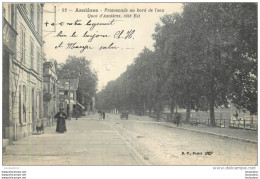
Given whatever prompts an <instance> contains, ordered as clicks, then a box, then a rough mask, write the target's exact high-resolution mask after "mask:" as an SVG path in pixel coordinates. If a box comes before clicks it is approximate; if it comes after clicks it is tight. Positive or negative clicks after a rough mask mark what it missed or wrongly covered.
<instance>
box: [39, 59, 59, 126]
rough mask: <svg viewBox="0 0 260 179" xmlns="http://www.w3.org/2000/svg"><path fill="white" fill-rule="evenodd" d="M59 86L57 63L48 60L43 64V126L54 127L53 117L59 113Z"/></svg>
mask: <svg viewBox="0 0 260 179" xmlns="http://www.w3.org/2000/svg"><path fill="white" fill-rule="evenodd" d="M59 106H60V100H59V84H58V76H57V62H56V60H50V61H47V62H45V63H43V118H44V123H45V126H53V125H54V118H53V117H54V116H55V114H56V113H57V112H59Z"/></svg>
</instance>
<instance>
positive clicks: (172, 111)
mask: <svg viewBox="0 0 260 179" xmlns="http://www.w3.org/2000/svg"><path fill="white" fill-rule="evenodd" d="M170 110H171V117H170V121H172V120H173V119H172V117H173V113H174V104H173V103H172V104H171V109H170Z"/></svg>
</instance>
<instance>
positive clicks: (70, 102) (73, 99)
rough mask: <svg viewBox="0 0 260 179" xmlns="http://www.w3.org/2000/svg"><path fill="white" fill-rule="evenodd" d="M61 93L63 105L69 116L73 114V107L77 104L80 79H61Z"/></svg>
mask: <svg viewBox="0 0 260 179" xmlns="http://www.w3.org/2000/svg"><path fill="white" fill-rule="evenodd" d="M59 81H60V88H59V95H60V101H61V107H63V108H64V109H65V112H66V113H67V115H68V116H70V117H71V116H72V114H73V109H74V108H75V107H76V105H77V103H78V102H77V90H78V84H79V80H78V79H60V80H59Z"/></svg>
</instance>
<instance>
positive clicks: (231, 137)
mask: <svg viewBox="0 0 260 179" xmlns="http://www.w3.org/2000/svg"><path fill="white" fill-rule="evenodd" d="M158 125H164V126H168V127H172V128H177V129H182V130H188V131H192V132H198V133H204V134H209V135H214V136H219V137H221V138H229V139H233V140H240V141H244V142H249V143H253V144H257V143H258V142H257V141H255V140H250V139H244V138H239V137H233V136H228V135H223V134H217V133H213V132H207V131H200V130H195V129H188V128H182V127H176V126H173V125H171V124H167V123H164V124H160V123H158Z"/></svg>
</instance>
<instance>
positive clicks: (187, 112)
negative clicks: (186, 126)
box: [185, 86, 191, 123]
mask: <svg viewBox="0 0 260 179" xmlns="http://www.w3.org/2000/svg"><path fill="white" fill-rule="evenodd" d="M190 113H191V98H190V87H189V86H188V90H187V103H186V120H185V122H186V123H189V122H190Z"/></svg>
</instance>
